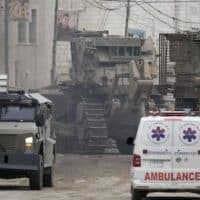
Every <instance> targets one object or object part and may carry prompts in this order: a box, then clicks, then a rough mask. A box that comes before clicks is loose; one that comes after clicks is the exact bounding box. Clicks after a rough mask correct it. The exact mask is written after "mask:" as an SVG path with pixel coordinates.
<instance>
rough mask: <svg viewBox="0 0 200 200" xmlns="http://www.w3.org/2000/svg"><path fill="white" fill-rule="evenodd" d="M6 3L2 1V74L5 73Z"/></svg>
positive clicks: (0, 69)
mask: <svg viewBox="0 0 200 200" xmlns="http://www.w3.org/2000/svg"><path fill="white" fill-rule="evenodd" d="M4 36H5V1H4V0H0V73H5V37H4Z"/></svg>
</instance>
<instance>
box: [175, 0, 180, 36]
mask: <svg viewBox="0 0 200 200" xmlns="http://www.w3.org/2000/svg"><path fill="white" fill-rule="evenodd" d="M174 18H175V19H174V20H175V21H174V26H175V32H176V33H177V32H179V23H178V20H177V19H178V18H179V5H178V3H177V0H174Z"/></svg>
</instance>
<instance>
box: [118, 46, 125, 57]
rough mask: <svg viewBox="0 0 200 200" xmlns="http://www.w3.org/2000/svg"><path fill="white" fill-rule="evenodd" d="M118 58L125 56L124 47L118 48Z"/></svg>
mask: <svg viewBox="0 0 200 200" xmlns="http://www.w3.org/2000/svg"><path fill="white" fill-rule="evenodd" d="M119 56H125V49H124V47H120V48H119Z"/></svg>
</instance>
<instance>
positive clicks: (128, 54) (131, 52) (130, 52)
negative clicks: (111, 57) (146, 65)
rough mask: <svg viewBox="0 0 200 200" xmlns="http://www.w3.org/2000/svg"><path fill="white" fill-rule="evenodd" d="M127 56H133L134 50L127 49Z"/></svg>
mask: <svg viewBox="0 0 200 200" xmlns="http://www.w3.org/2000/svg"><path fill="white" fill-rule="evenodd" d="M126 54H127V56H133V48H132V47H127V48H126Z"/></svg>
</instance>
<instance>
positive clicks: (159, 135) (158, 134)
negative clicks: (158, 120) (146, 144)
mask: <svg viewBox="0 0 200 200" xmlns="http://www.w3.org/2000/svg"><path fill="white" fill-rule="evenodd" d="M152 133H153V134H152V135H151V137H152V138H153V139H154V138H155V139H156V140H157V141H160V140H162V139H163V138H165V135H164V133H165V130H164V129H162V128H160V126H157V127H156V129H153V130H152Z"/></svg>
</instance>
